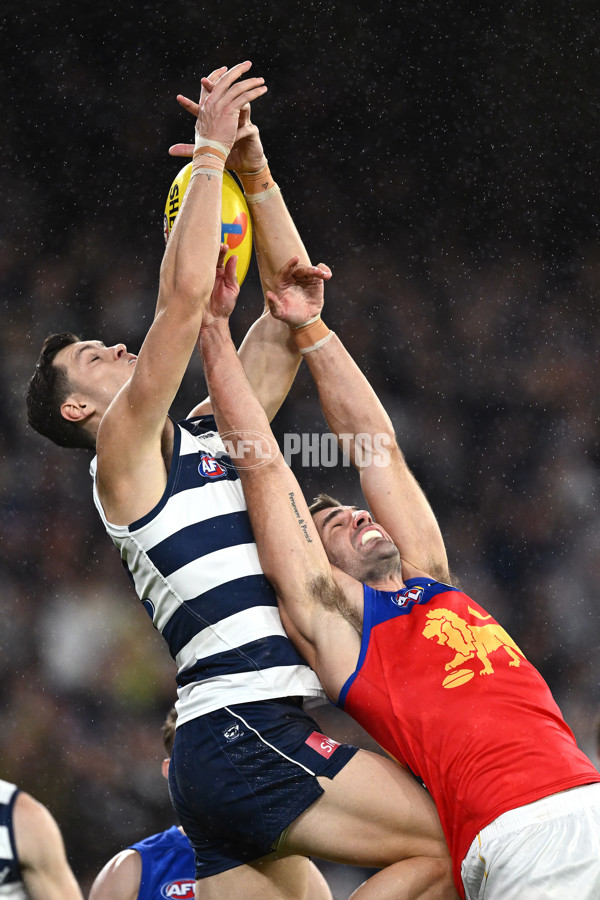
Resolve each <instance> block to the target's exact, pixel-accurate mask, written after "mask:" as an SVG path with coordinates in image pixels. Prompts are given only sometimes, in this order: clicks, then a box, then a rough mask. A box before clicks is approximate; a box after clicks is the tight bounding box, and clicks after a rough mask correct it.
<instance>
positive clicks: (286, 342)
mask: <svg viewBox="0 0 600 900" xmlns="http://www.w3.org/2000/svg"><path fill="white" fill-rule="evenodd" d="M224 71H225V69H224V68H223V69H217V70H215V71H214V72H211V74H210V75H209V77H208V81H210V82H211V83H214V82H215V81H216V80H217V78H218V77H219V75H220V74H222V73H223V72H224ZM205 91H206V88H203V92H205ZM177 99H178V101H179V103H180V104H181V106H182V107H183V108H184V109H186V110H187V111H188V112H189V113H191V115H193V116H197V115H198V104H197V103H195V102H194V101H193V100H190V99H189V98H187V97H184V96H182V95H179V96H178V98H177ZM193 149H194V148H193V145H191V144H175V145H174V146H172V147H170V149H169V153H170V154H171V155H172V156H183V157H187V156H191V155H192V153H193ZM266 162H267V160H266V156H265V153H264V150H263V145H262V142H261V138H260V133H259V130H258V127H257V126H256V125H255V124H254V122H252V120H251V110H250V104H249V103H248V104H247V105H246V106H245V107H244V108H243V109H242V111H241V113H240V118H239V124H238V130H237V134H236V140H235V144H234V145H233V148H232V151H231V153H230V155H229V157H228V159H227V162H226V168H227V169H232V170H234V171H235V172H236V173H237V174H240V175H242V177H243V175H244V173H247V172H257V171H259V170H260V169H262V168H263V166H264V165H265V164H266ZM247 196H248V195H247ZM248 207H249V210H250V215H251V218H252V230H253V243H254V251H255V254H256V261H257V264H258V271H259V274H260V279H261V283H262V287H263V293H264V295H265V297H266V294H267V291H270V290H273V288H274V285H275V276H276V274H277V272H278V271H279V269H280V268H281V266H282V265H283V264H284V263H285V262H286V260H288V259H289V258H290V257H292V256H298V258H299V260H300V261H301V262H302V263H306V264H309V263H310V260H309V257H308V253H307V252H306V248H305V247H304V244H303V242H302V239H301V237H300V235H299V233H298V230H297V228H296V226H295V224H294V220H293V219H292V216H291V215H290V212H289V210H288V208H287V206H286V203H285V201H284V199H283V196H282V194H281V192H280V191H278V190H276V191H273V192H272V193H269V196H267V197H265V198H264V199H261V200H260V202H252V198H250V201H249V203H248ZM238 353H239V355H240V359H241V360H242V365H243V366H244V370H245V372H246V375H247V376H248V380H249V381H250V384H251V385H252V387H253V389H254V391H255V392H256V394H257V396H258V398H259V400H260V402H261V405H262V406H263V408H264V409H265V411H266V413H267V416H268V418H269V420H271V419H272V418H273V417H274V416H275V414H276V413H277V411H278V409H279V407H280V406H281V404H282V403H283V401H284V400H285V398H286V396H287V394H288V392H289V390H290V387H291V385H292V382H293V380H294V377H295V375H296V372H297V371H298V366H299V365H300V361H301V359H302V357H301V356H300V354H299V353H298V351H297V349H296V345H295V343H294V341H293V340H291V338H290V333H289V329H288V328H287V327H286V326H285V323H283V322H279V321H277V320H276V319H274V318H273V317H272V316H271V315H270V314H269V311H268V307H267V306H266V304H265V310H264V312H263V314H262V315H261V316H260V318H259V319H257V321H256V322H255V323H254V324H253V325H252V326H251V328H250V329H249V331H248V334H247V335H246V337H245V338H244V340H243V342H242V344H241V346H240V348H239V350H238ZM210 408H211V407H210V400H204V401H203V402H202V403H201V404H199V405H198V406H197V407H196V408H195V409H194V410H193V411H192V413H191V414H190V415H202V414H206V413H207V412H210Z"/></svg>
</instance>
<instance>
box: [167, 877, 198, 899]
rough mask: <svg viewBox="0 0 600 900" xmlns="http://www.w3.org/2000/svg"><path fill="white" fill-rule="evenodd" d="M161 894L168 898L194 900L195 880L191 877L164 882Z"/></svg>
mask: <svg viewBox="0 0 600 900" xmlns="http://www.w3.org/2000/svg"><path fill="white" fill-rule="evenodd" d="M160 895H161V897H166V898H167V900H194V881H193V880H192V879H190V878H176V879H175V881H169V883H168V884H163V886H162V887H161V889H160Z"/></svg>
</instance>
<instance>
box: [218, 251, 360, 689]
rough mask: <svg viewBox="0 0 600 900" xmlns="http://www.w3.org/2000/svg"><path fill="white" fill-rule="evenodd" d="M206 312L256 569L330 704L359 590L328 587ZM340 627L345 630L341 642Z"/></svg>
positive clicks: (243, 384) (325, 570) (282, 469)
mask: <svg viewBox="0 0 600 900" xmlns="http://www.w3.org/2000/svg"><path fill="white" fill-rule="evenodd" d="M307 269H308V270H309V272H310V277H312V278H313V279H322V278H323V271H322V270H321V269H318V268H315V267H307ZM211 311H212V312H215V313H219V312H222V315H221V316H219V315H218V314H217V315H214V316H212V318H211V317H209V316H207V315H206V314H205V324H204V325H203V327H202V330H201V332H200V349H201V354H202V360H203V365H204V371H205V374H206V378H207V381H208V385H209V390H210V396H211V400H212V403H213V410H214V414H215V418H216V421H217V426H218V428H219V432H220V433H221V434H222V435H223V436H224V438H225V439H226V442H227V443H226V449H227V451H228V453H229V455H230V456H231V457H232V459H233V461H234V462H235V465H236V468H237V470H238V472H239V473H240V477H241V480H242V485H243V488H244V494H245V497H246V503H247V506H248V512H249V515H250V521H251V524H252V530H253V533H254V538H255V540H256V543H257V546H258V552H259V556H260V561H261V565H262V568H263V570H264V572H265V574H266V576H267V578H268V579H269V580H270V581H271V583H272V584H273V586H274V588H275V591H276V593H277V597H278V600H279V605H280V611H281V617H282V621H283V624H284V627H285V629H286V631H287V632H288V634H289V636H290V638H291V639H292V641H293V642H294V644H295V645H296V647H297V649H298V650H299V652H300V653H301V654H302V655H303V656H304V658H305V659H306V660H307V662H308V663H309V665H311V666H312V667H313V668H314V669H315V671H316V672H317V674H318V675H319V677H320V679H321V682H322V684H323V686H324V687H325V690H326V691H327V692H328V694H329V696H330V697H332V698H336V697H337V694H338V692H339V690H340V688H341V686H342V684H343V683H344V681H345V680H346V678H347V676H348V674H349V673H350V672H351V671H352V669H353V666H354V664H355V662H356V657H357V655H358V650H359V647H360V614H361V612H362V607H361V603H362V589H361V585H360V584H359V583H358V582H355V581H354V579H351V578H350V577H349V576H346V575H344V574H343V573H336V580H335V581H334V578H333V576H332V570H331V566H330V564H329V562H328V560H327V556H326V554H325V551H324V549H323V546H322V544H321V541H320V538H319V536H318V532H317V530H316V528H315V526H314V524H313V521H312V518H311V516H310V514H309V512H308V507H307V505H306V502H305V500H304V497H303V495H302V491H301V490H300V487H299V485H298V482H297V481H296V478H295V477H294V475H293V473H292V472H291V470H290V469H289V467H288V466H287V465H286V463H285V461H284V460H283V457H282V455H281V453H279V449H278V447H277V444H276V442H275V439H274V437H273V433H272V431H271V429H270V426H269V422H268V420H267V417H266V414H265V412H264V410H263V408H262V406H261V405H260V403H259V401H258V398H257V397H256V394H255V393H254V391H253V390H252V388H251V386H250V384H249V382H248V379H247V378H246V376H245V374H244V370H243V368H242V365H241V363H240V361H239V358H238V356H237V354H236V352H235V347H234V345H233V343H232V340H231V336H230V333H229V327H228V323H227V315H226V313H227V311H219V310H213V309H212V307H209V308H208V310H207V313H209V312H211ZM338 576H339V579H340V581H339V582H338V581H337V579H338ZM336 582H337V583H336ZM338 584H341V585H342V589H340V588H339V587H338ZM340 629H345V631H346V632H347V639H345V640H343V641H341V642H340V640H339V638H340ZM338 645H339V646H338ZM340 646H341V647H343V648H344V649H339V647H340ZM336 648H337V649H336Z"/></svg>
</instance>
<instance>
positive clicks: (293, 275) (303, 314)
mask: <svg viewBox="0 0 600 900" xmlns="http://www.w3.org/2000/svg"><path fill="white" fill-rule="evenodd" d="M330 278H331V269H330V268H329V266H326V265H325V263H319V265H318V266H308V265H301V264H300V257H299V256H293V257H292V258H291V259H289V260H288V261H287V262H286V263H284V265H283V266H282V267H281V269H280V270H279V271H278V273H277V275H276V276H275V290H274V291H267V301H268V303H269V309H270V310H271V315H272V316H273V317H274V318H275V319H280V320H281V321H282V322H285V323H286V324H287V325H289V326H290V327H291V328H295V327H297V326H298V325H303V324H304V323H305V322H307V321H308V319H312V318H313V316H318V315H319V314H320V312H321V310H322V309H323V295H324V282H325V281H329V279H330Z"/></svg>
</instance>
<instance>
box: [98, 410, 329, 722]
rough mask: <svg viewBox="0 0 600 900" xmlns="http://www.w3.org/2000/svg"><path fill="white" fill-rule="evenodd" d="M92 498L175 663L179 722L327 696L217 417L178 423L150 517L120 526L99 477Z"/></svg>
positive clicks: (205, 417)
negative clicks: (290, 633) (274, 582)
mask: <svg viewBox="0 0 600 900" xmlns="http://www.w3.org/2000/svg"><path fill="white" fill-rule="evenodd" d="M91 470H92V474H94V473H95V459H94V460H93V461H92V466H91ZM94 499H95V502H96V506H97V509H98V512H99V514H100V516H101V518H102V520H103V522H104V525H105V527H106V530H107V531H108V533H109V534H110V536H111V538H112V539H113V541H114V543H115V544H116V546H117V547H118V549H119V552H120V554H121V558H122V560H123V562H124V564H125V566H126V567H127V570H128V572H129V573H130V575H131V578H132V579H133V582H134V585H135V589H136V592H137V594H138V596H139V597H140V598H141V599H142V601H143V603H144V606H145V608H146V610H147V612H148V614H149V615H150V618H151V619H152V622H153V624H154V625H155V627H156V628H157V629H158V631H160V632H161V634H162V635H163V637H164V638H165V640H166V641H167V643H168V646H169V650H170V652H171V655H172V657H173V659H174V660H175V661H176V663H177V669H178V673H177V684H178V700H177V727H178V728H179V727H181V726H182V725H183V724H184V723H185V722H187V721H189V720H190V719H194V718H196V717H197V716H201V715H204V714H206V713H208V712H211V711H213V710H216V709H221V708H222V707H224V706H230V705H231V704H235V703H249V702H252V701H256V700H268V699H273V698H276V697H296V696H297V697H321V696H323V690H322V688H321V686H320V683H319V681H318V679H317V677H316V675H315V674H314V672H313V671H312V670H311V669H310V668H309V667H308V666H307V665H306V663H305V662H304V660H302V658H301V657H300V656H299V654H298V653H297V651H296V650H295V649H294V647H293V645H292V643H291V642H290V640H289V638H288V637H287V635H286V633H285V631H284V629H283V626H282V624H281V620H280V617H279V611H278V609H277V599H276V597H275V594H274V592H273V589H272V587H271V585H270V584H269V582H268V581H267V579H266V578H265V576H264V574H263V572H262V569H261V567H260V563H259V560H258V553H257V550H256V544H255V543H254V538H253V536H252V531H251V529H250V522H249V519H248V513H247V511H246V502H245V499H244V494H243V492H242V486H241V483H240V480H239V476H238V474H237V471H236V469H235V467H234V466H233V464H232V462H231V460H230V459H229V457H228V456H227V455H226V454H225V447H224V445H223V443H222V441H221V439H220V437H219V435H218V434H217V433H216V431H215V423H214V419H212V417H210V416H204V417H198V418H195V419H186V420H184V421H181V422H178V423H176V424H175V437H174V445H173V457H172V462H171V468H170V472H169V478H168V481H167V486H166V489H165V492H164V495H163V497H162V498H161V500H160V502H159V503H158V504H157V506H156V507H155V508H154V509H153V510H152V511H151V512H150V513H148V515H146V516H144V517H143V518H142V519H139V520H138V521H136V522H133V523H132V524H131V525H128V526H117V525H113V524H111V523H110V522H109V521H108V519H107V517H106V515H105V513H104V509H103V506H102V504H101V502H100V501H99V498H98V492H97V488H96V481H95V480H94Z"/></svg>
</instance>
